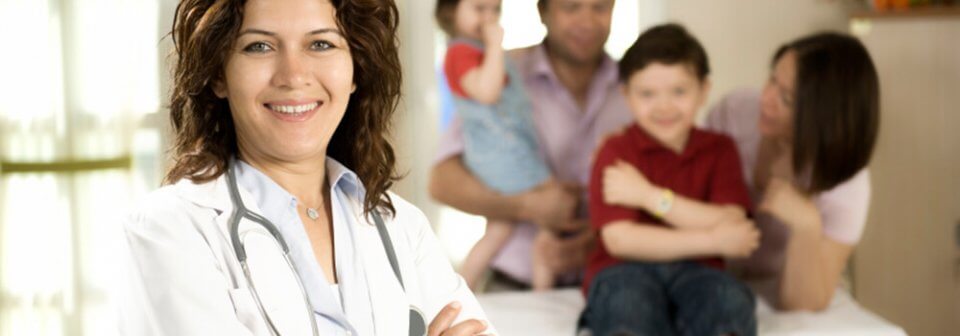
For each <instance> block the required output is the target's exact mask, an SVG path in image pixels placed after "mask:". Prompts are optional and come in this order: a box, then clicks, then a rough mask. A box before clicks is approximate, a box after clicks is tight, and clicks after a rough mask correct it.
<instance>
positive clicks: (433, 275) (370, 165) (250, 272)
mask: <svg viewBox="0 0 960 336" xmlns="http://www.w3.org/2000/svg"><path fill="white" fill-rule="evenodd" d="M397 19H398V12H397V8H396V5H395V4H394V3H393V1H392V0H351V1H348V0H285V1H277V0H182V1H181V2H180V4H179V5H178V7H177V11H176V17H175V20H174V24H173V31H172V32H171V35H172V37H173V40H174V45H175V46H176V56H177V59H176V62H177V63H176V68H175V73H174V85H173V96H172V100H171V106H170V108H171V115H170V117H171V121H172V124H173V130H174V132H175V144H174V148H173V153H172V154H173V162H174V164H173V167H172V168H171V169H170V171H169V172H168V174H167V177H166V181H165V184H166V186H164V187H162V188H161V189H160V190H158V191H155V192H153V193H151V194H150V195H149V196H148V197H147V198H146V200H145V202H144V203H143V205H142V206H141V207H140V208H139V209H138V210H137V211H135V212H134V213H133V214H132V215H131V216H130V217H129V218H128V220H127V222H126V223H125V226H124V228H125V230H126V237H127V243H128V245H129V250H130V257H131V258H130V261H131V266H132V267H131V270H130V273H129V279H130V281H129V282H128V284H130V285H131V286H130V287H131V288H130V289H131V290H130V291H129V293H128V295H127V296H126V298H125V300H126V304H125V305H124V309H123V310H122V314H123V316H122V318H121V321H122V323H121V326H122V330H123V332H124V333H125V334H131V335H310V334H312V335H320V334H322V335H354V334H355V335H387V334H389V335H397V334H407V333H405V332H403V331H404V330H408V331H409V334H410V335H424V334H427V333H428V332H429V334H430V335H475V334H478V333H481V332H486V333H494V331H493V329H492V328H488V326H487V323H486V322H484V320H485V319H486V318H485V316H484V314H483V311H482V310H481V309H480V307H479V304H478V303H477V302H476V299H475V298H474V296H473V294H472V293H471V292H470V290H469V288H467V287H466V284H465V283H464V281H463V280H462V279H461V278H460V277H459V276H458V275H457V274H456V273H455V272H454V271H453V269H452V267H451V266H450V264H449V262H448V260H447V259H446V258H445V257H444V255H443V253H442V252H441V250H440V248H439V244H438V243H437V241H436V238H435V237H434V236H433V233H432V231H431V230H430V226H429V224H428V223H427V221H426V218H425V217H424V215H423V214H422V213H421V212H420V211H419V210H418V209H416V207H414V206H413V205H411V204H409V203H407V202H406V201H404V200H403V199H401V198H399V197H398V196H396V195H394V194H392V193H390V192H388V191H387V190H388V189H389V187H390V186H391V185H392V183H393V182H394V181H396V179H397V175H396V173H395V167H394V165H395V159H394V153H393V149H392V147H391V145H390V143H389V142H388V141H387V140H386V135H387V132H388V130H389V126H390V120H391V117H392V115H393V112H394V110H395V108H396V106H397V101H398V99H399V95H400V81H401V75H400V73H401V72H400V64H399V63H400V62H399V59H398V55H397V39H396V29H397Z"/></svg>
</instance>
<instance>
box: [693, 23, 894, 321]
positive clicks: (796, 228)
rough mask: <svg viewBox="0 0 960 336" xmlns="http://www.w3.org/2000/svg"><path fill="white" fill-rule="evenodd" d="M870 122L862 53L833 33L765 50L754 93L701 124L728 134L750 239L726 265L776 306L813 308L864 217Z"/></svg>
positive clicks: (873, 86)
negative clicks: (746, 193)
mask: <svg viewBox="0 0 960 336" xmlns="http://www.w3.org/2000/svg"><path fill="white" fill-rule="evenodd" d="M879 125H880V85H879V79H878V77H877V71H876V68H875V67H874V65H873V61H872V60H871V58H870V54H869V53H868V52H867V50H866V48H864V46H863V44H862V43H860V41H858V40H857V39H856V38H854V37H851V36H848V35H845V34H839V33H819V34H813V35H810V36H804V37H802V38H799V39H797V40H795V41H792V42H789V43H787V44H785V45H784V46H782V47H781V48H780V49H779V50H777V52H776V53H775V54H774V57H773V63H772V69H771V73H770V77H769V80H768V81H767V84H766V86H765V87H764V89H763V91H762V92H756V91H743V92H737V93H734V94H731V95H730V96H728V97H726V98H725V99H724V100H723V101H722V102H721V103H720V104H719V105H718V106H717V107H715V108H714V109H713V110H712V111H710V114H709V116H708V118H707V127H708V128H709V129H712V130H714V131H717V132H721V133H724V134H727V135H729V136H730V137H732V138H733V139H734V141H735V142H736V143H737V147H738V149H739V151H740V157H741V158H742V159H743V160H742V167H743V172H744V176H745V177H746V179H747V184H748V185H749V187H750V189H751V198H752V200H753V203H754V204H753V206H754V207H755V210H756V218H755V219H756V223H757V226H758V227H759V228H760V231H761V242H760V247H759V249H757V251H756V252H755V253H753V255H752V256H751V257H750V258H749V259H747V260H745V261H740V262H737V263H736V264H735V265H733V266H734V267H736V268H738V269H739V271H738V272H739V273H741V274H742V275H743V277H744V278H747V279H748V280H751V281H754V282H757V283H760V284H761V286H759V289H760V294H761V295H762V296H763V297H765V298H767V299H768V300H769V301H770V302H771V303H773V304H774V305H776V306H777V307H778V308H780V309H783V310H823V309H825V308H826V307H827V306H828V305H829V304H830V302H831V301H832V299H833V295H834V292H835V291H836V288H837V286H838V285H839V283H840V279H841V275H842V273H843V270H844V268H846V266H847V262H848V260H849V259H850V256H851V255H852V253H853V250H854V248H855V247H856V246H857V243H858V242H859V240H860V236H861V234H862V233H863V229H864V227H865V226H866V222H867V210H868V208H869V206H870V173H869V170H868V168H867V165H868V163H869V162H870V157H871V154H872V153H873V148H874V145H875V143H876V140H877V132H878V129H879Z"/></svg>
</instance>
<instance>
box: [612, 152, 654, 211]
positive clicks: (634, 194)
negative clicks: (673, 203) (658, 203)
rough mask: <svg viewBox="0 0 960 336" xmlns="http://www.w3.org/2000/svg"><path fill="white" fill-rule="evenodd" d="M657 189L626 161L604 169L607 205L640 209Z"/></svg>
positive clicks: (618, 161)
mask: <svg viewBox="0 0 960 336" xmlns="http://www.w3.org/2000/svg"><path fill="white" fill-rule="evenodd" d="M656 189H657V188H655V186H654V185H652V184H651V183H650V181H648V180H647V178H646V177H645V176H643V174H642V173H640V171H639V170H637V168H635V167H633V166H632V165H630V164H629V163H626V162H624V161H620V160H617V162H615V163H614V164H612V165H610V166H607V167H606V168H604V169H603V201H604V202H605V203H608V204H613V205H620V206H625V207H630V208H636V209H639V208H642V207H643V205H644V204H646V202H645V201H646V200H648V199H650V195H653V194H655V193H656Z"/></svg>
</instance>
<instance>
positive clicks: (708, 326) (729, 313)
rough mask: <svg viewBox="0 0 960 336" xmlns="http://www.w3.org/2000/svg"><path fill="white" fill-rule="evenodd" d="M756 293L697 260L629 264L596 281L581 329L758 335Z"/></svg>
mask: <svg viewBox="0 0 960 336" xmlns="http://www.w3.org/2000/svg"><path fill="white" fill-rule="evenodd" d="M755 309H756V301H755V299H754V297H753V292H751V291H750V289H749V288H748V287H747V286H746V285H744V284H743V283H741V282H740V281H737V280H736V279H734V278H733V277H732V276H730V275H729V274H727V273H726V272H724V271H720V270H716V269H713V268H710V267H707V266H703V265H701V264H698V263H696V262H691V261H681V262H669V263H640V262H634V263H626V264H620V265H617V266H613V267H609V268H607V269H605V270H603V271H600V273H599V274H597V276H596V277H595V278H594V280H593V282H592V283H591V284H590V289H589V291H588V292H587V307H586V309H584V311H583V314H582V315H581V316H580V327H581V328H587V329H590V330H591V331H592V333H593V335H594V336H607V335H657V336H659V335H704V336H713V335H726V334H733V335H740V336H753V335H756V334H757V320H756V315H755Z"/></svg>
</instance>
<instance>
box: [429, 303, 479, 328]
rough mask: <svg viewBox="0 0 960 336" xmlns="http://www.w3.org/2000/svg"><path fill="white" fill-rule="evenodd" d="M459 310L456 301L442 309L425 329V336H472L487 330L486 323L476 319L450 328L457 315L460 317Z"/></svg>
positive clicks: (459, 306) (458, 304)
mask: <svg viewBox="0 0 960 336" xmlns="http://www.w3.org/2000/svg"><path fill="white" fill-rule="evenodd" d="M461 308H462V306H461V305H460V302H456V301H454V302H451V303H450V304H448V305H446V306H445V307H443V309H441V310H440V312H439V313H437V317H435V318H434V319H433V322H431V323H430V327H429V328H427V336H474V335H480V333H482V332H483V331H484V330H487V323H486V322H484V321H480V320H477V319H472V320H466V321H463V322H460V323H457V324H456V325H454V326H451V324H453V321H454V320H456V319H457V315H460V309H461Z"/></svg>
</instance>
